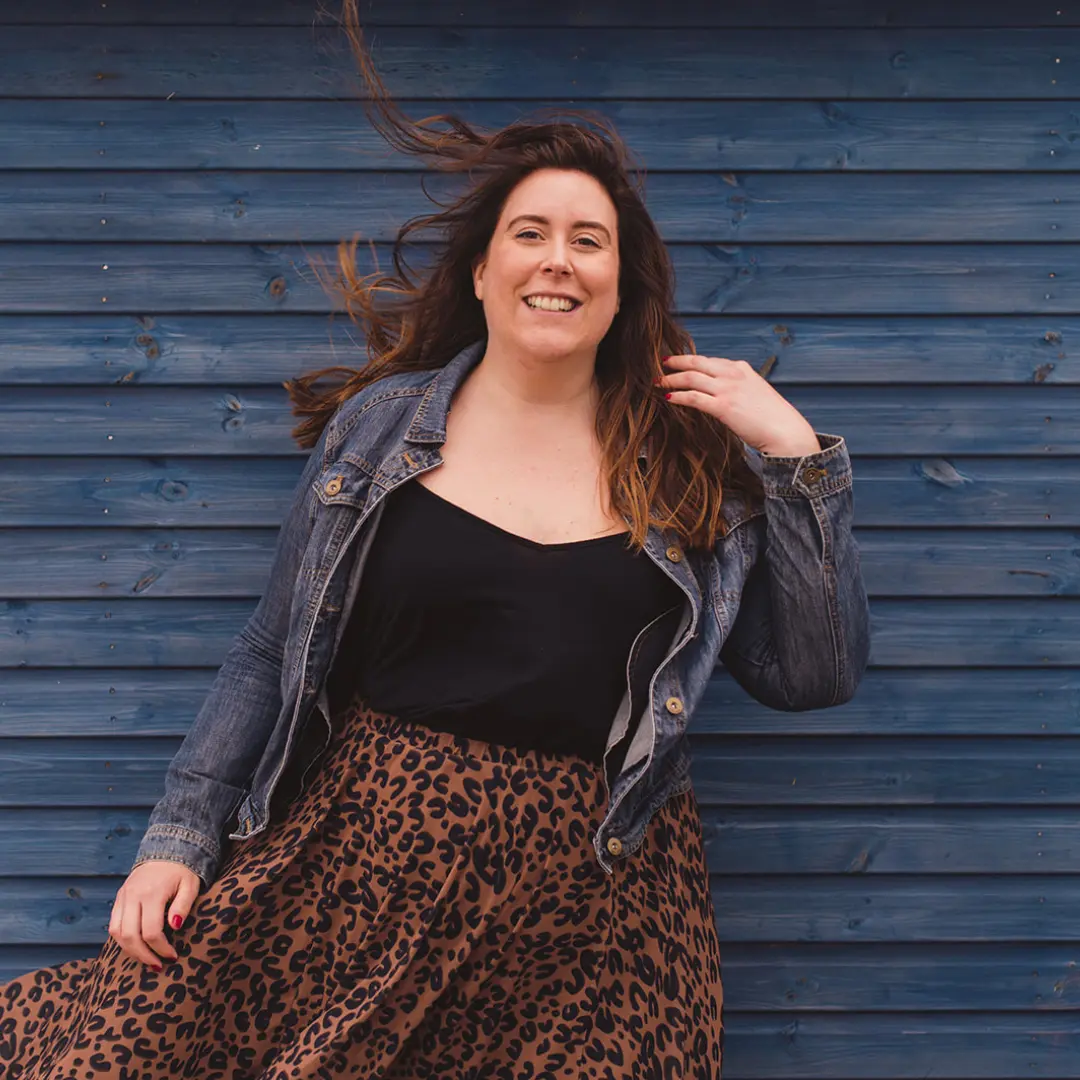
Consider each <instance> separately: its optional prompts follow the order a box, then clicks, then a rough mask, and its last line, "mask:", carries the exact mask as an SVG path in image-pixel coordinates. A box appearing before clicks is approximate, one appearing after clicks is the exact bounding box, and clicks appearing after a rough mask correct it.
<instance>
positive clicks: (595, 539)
mask: <svg viewBox="0 0 1080 1080" xmlns="http://www.w3.org/2000/svg"><path fill="white" fill-rule="evenodd" d="M413 484H415V486H416V487H418V488H419V489H420V490H421V491H424V492H426V493H427V494H428V495H430V496H431V497H432V498H433V499H437V500H438V501H439V502H440V503H442V504H443V505H444V506H446V507H449V508H450V510H452V511H454V512H456V513H457V514H459V515H460V516H462V517H465V518H468V519H469V520H470V521H473V522H475V523H476V524H477V525H480V526H482V527H484V528H486V529H489V530H491V531H492V532H495V533H499V534H500V535H502V536H505V537H507V538H508V539H510V540H513V541H516V542H517V543H519V544H523V545H524V546H525V547H529V548H533V549H535V550H538V551H565V550H567V549H569V548H580V547H589V546H591V545H594V544H603V543H607V542H609V541H611V540H619V541H620V542H625V540H626V537H627V536H629V534H630V531H629V529H624V530H623V531H622V532H617V533H605V534H604V535H603V536H588V537H585V538H584V539H583V540H563V541H560V542H559V543H555V544H542V543H541V542H540V541H539V540H533V539H531V538H530V537H528V536H522V535H521V534H520V533H515V532H510V530H509V529H504V528H503V527H502V526H501V525H496V524H495V523H494V522H493V521H488V519H487V518H483V517H480V515H479V514H474V513H473V512H472V511H471V510H466V509H465V507H463V506H458V504H457V503H456V502H451V501H450V500H449V499H447V498H446V497H445V496H443V495H439V494H437V493H436V492H434V491H432V490H431V488H429V487H426V486H425V485H424V484H421V483H418V482H417V481H415V480H414V481H413Z"/></svg>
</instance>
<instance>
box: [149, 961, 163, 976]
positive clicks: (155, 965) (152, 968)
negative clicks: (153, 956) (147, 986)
mask: <svg viewBox="0 0 1080 1080" xmlns="http://www.w3.org/2000/svg"><path fill="white" fill-rule="evenodd" d="M150 970H151V971H156V972H157V973H158V974H159V975H160V974H161V965H160V964H154V965H153V966H152V967H151V968H150Z"/></svg>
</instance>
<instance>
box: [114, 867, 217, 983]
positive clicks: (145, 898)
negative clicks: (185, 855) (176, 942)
mask: <svg viewBox="0 0 1080 1080" xmlns="http://www.w3.org/2000/svg"><path fill="white" fill-rule="evenodd" d="M201 886H202V879H201V878H200V877H199V875H198V874H196V873H195V871H194V870H190V869H188V867H186V866H184V865H183V864H182V863H178V862H173V861H171V860H167V859H148V860H147V861H146V862H141V863H139V865H138V866H136V867H135V869H134V870H132V871H131V873H130V874H128V876H127V880H126V881H125V882H124V884H123V885H121V886H120V889H119V891H118V892H117V894H116V899H115V900H114V901H113V909H112V918H111V919H110V920H109V936H110V937H112V938H115V939H116V942H117V944H118V945H119V946H120V948H121V950H122V951H123V952H125V953H127V954H128V955H129V956H132V957H134V958H135V959H136V960H138V961H139V962H140V963H142V964H149V965H150V966H151V967H153V968H156V969H157V970H159V971H160V970H161V960H162V959H165V960H170V961H173V960H176V959H177V954H176V950H175V949H174V948H173V947H172V945H170V944H169V942H168V939H167V938H166V937H165V914H166V912H165V905H166V904H169V901H172V903H171V904H169V911H168V916H169V925H170V926H174V922H173V919H174V918H175V917H176V916H180V920H181V923H182V922H183V920H184V919H186V918H187V916H188V912H189V911H190V910H191V905H192V904H193V903H194V902H195V898H196V897H197V896H198V895H199V889H200V888H201Z"/></svg>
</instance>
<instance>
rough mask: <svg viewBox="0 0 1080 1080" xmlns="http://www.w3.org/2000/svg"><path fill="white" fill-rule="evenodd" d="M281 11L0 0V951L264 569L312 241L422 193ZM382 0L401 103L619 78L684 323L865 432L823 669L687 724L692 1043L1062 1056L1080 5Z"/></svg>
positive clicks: (901, 1072) (29, 924) (303, 16)
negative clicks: (704, 1016)
mask: <svg viewBox="0 0 1080 1080" xmlns="http://www.w3.org/2000/svg"><path fill="white" fill-rule="evenodd" d="M314 7H315V3H314V0H312V2H310V3H309V2H304V0H267V2H264V3H260V4H250V3H242V2H241V0H215V2H213V3H210V2H205V0H155V2H154V3H152V4H151V3H145V2H144V3H140V2H137V0H108V2H107V3H103V2H101V0H81V2H74V0H70V2H67V3H58V2H53V0H6V2H4V3H3V4H2V5H0V23H2V24H3V25H0V597H2V601H0V980H2V979H6V978H9V977H10V976H12V975H14V974H17V973H20V972H23V971H26V970H28V969H31V968H34V967H39V966H42V965H44V964H47V963H52V962H56V961H60V960H64V959H69V958H73V957H77V956H87V955H91V954H92V953H94V952H96V951H97V949H98V947H99V946H100V944H101V942H102V941H103V940H104V935H105V932H106V927H107V923H108V905H109V901H110V900H111V898H112V896H113V895H114V893H115V891H116V889H117V887H118V886H119V884H120V883H121V881H122V880H123V875H125V874H126V872H127V870H128V868H129V867H130V863H131V860H132V858H133V856H134V852H135V849H136V846H137V844H138V840H139V837H140V836H141V834H142V831H143V829H144V828H145V825H146V819H147V815H148V813H149V810H150V807H151V806H152V805H153V803H154V802H155V801H156V799H157V798H158V797H159V795H160V793H161V791H162V781H163V775H164V771H165V767H166V765H167V763H168V761H169V759H170V758H171V756H172V754H173V753H174V751H175V750H176V748H177V746H178V745H179V742H180V739H181V738H182V736H183V734H184V732H185V730H186V729H187V727H188V725H189V724H190V723H191V720H192V718H193V717H194V715H195V712H196V710H197V708H198V706H199V704H200V701H201V699H202V697H203V695H204V693H205V692H206V690H207V689H208V687H209V685H210V682H211V679H212V676H213V673H214V670H215V668H216V666H217V665H218V664H219V663H220V661H221V659H222V658H223V654H224V652H225V649H226V647H227V645H228V643H229V641H230V639H231V638H232V636H233V635H234V634H235V633H236V632H237V631H238V630H239V629H240V627H241V625H242V624H243V622H244V620H245V618H246V617H247V615H248V614H249V612H250V611H251V610H252V608H253V606H254V604H255V601H256V598H257V596H258V595H259V593H260V590H261V588H262V586H263V583H264V580H265V575H266V572H267V569H268V560H269V557H270V554H271V550H272V545H273V541H274V536H275V528H276V526H277V524H278V522H279V520H280V517H281V514H282V512H283V509H284V506H285V503H286V499H287V497H288V495H289V493H290V491H291V488H292V485H293V483H294V481H295V480H296V478H297V476H298V475H299V471H300V468H301V464H302V457H301V456H300V455H298V454H297V453H296V452H295V451H294V449H293V448H292V445H291V443H290V440H289V437H288V429H289V427H290V425H291V422H292V421H291V418H290V416H289V414H288V411H287V408H286V403H285V398H284V394H283V392H282V390H281V388H280V382H281V380H282V379H284V378H287V377H289V376H291V375H293V374H295V373H297V372H299V371H303V370H309V369H311V368H313V367H315V366H324V365H326V364H328V363H333V362H350V361H352V360H353V358H354V357H355V356H356V355H357V354H356V351H355V348H354V346H353V345H352V344H351V342H350V340H349V337H348V334H347V333H346V332H345V329H344V327H343V326H342V325H341V324H340V322H339V324H338V326H337V328H336V329H330V328H329V327H328V321H327V317H326V316H327V312H328V311H329V303H328V300H327V297H326V295H325V294H324V293H323V291H322V290H321V289H320V287H319V285H318V283H317V281H316V279H315V276H314V274H313V272H312V270H311V265H310V260H311V259H312V258H313V257H315V256H323V257H328V256H332V247H333V244H334V242H335V241H336V240H337V239H338V238H339V237H342V236H348V235H350V234H352V233H353V232H354V231H360V232H361V233H362V235H363V237H364V238H365V239H373V240H375V241H376V242H377V243H379V244H384V243H385V242H386V241H388V240H389V239H390V238H391V237H392V234H393V229H394V227H395V225H396V224H397V223H399V222H400V221H401V220H402V219H404V218H405V217H407V216H408V215H410V214H412V213H414V212H419V211H420V210H422V209H423V208H424V205H425V204H424V202H423V199H422V196H421V195H420V192H419V186H418V180H417V178H416V176H415V175H412V174H410V172H409V171H408V170H409V169H410V167H411V163H410V162H407V161H402V160H399V159H396V158H394V157H392V156H391V155H389V154H388V153H387V152H386V151H385V150H384V149H383V147H382V145H381V143H379V142H378V140H377V139H376V138H375V137H374V136H373V135H372V133H371V132H370V130H369V129H368V128H367V127H366V124H365V122H364V119H363V113H362V110H361V108H360V106H359V105H358V104H357V103H356V102H355V100H350V95H351V94H352V90H353V87H354V85H355V84H354V81H353V79H352V77H351V75H350V74H349V73H350V71H351V68H350V65H349V63H348V58H347V55H346V53H345V51H344V48H343V46H342V42H341V39H340V37H339V35H338V34H337V33H336V32H335V31H333V30H331V29H328V28H327V26H326V24H325V22H322V23H320V22H319V20H318V19H316V18H314V17H313V10H314ZM371 13H372V14H371V25H372V26H373V27H376V29H375V30H374V41H375V55H376V60H377V62H378V64H379V66H380V68H381V70H382V72H383V73H384V75H385V78H386V81H387V83H388V85H389V87H390V88H391V90H392V91H393V92H395V93H397V94H398V95H399V96H400V97H402V98H408V99H413V100H412V101H411V105H410V107H411V108H412V109H414V110H415V111H416V113H418V114H422V115H424V114H427V113H428V112H433V111H438V110H440V109H442V108H443V107H444V106H446V105H447V103H448V102H449V103H451V104H452V105H454V106H456V107H460V108H461V109H462V110H463V111H465V112H466V113H467V114H468V115H470V116H472V117H474V118H477V119H481V120H486V121H491V122H497V121H503V120H507V119H510V118H512V117H513V116H515V115H517V114H518V113H519V112H520V111H521V110H522V109H523V108H527V107H529V105H530V103H532V102H534V101H537V100H538V101H548V102H552V101H567V100H569V99H573V100H574V101H576V102H578V103H586V104H595V105H597V106H599V107H600V108H602V109H604V110H606V111H607V112H608V113H609V114H610V115H612V116H613V118H614V119H615V120H616V121H617V123H618V124H619V125H620V126H621V129H622V131H623V132H624V134H625V135H626V137H627V138H628V139H629V140H630V142H631V143H632V144H633V145H634V146H636V147H637V148H638V150H639V151H640V153H641V154H642V156H643V158H644V160H645V162H646V164H647V165H648V168H649V174H650V175H649V184H648V201H649V206H650V209H651V210H652V212H653V213H654V215H655V217H656V218H657V220H658V222H659V224H660V226H661V228H662V230H663V232H664V235H665V236H666V238H667V239H668V240H669V241H670V243H671V248H672V251H673V254H674V259H675V263H676V265H677V268H678V282H679V285H678V301H679V307H680V309H681V311H682V313H683V315H684V316H685V320H686V322H687V324H688V326H689V327H690V328H691V330H692V332H693V333H694V334H695V336H696V338H697V342H698V345H699V349H700V351H702V352H706V353H713V354H716V355H724V356H734V357H742V358H745V359H748V360H751V361H752V362H754V363H756V364H764V363H765V362H766V361H767V360H768V359H769V358H775V365H774V368H773V373H772V378H773V381H774V382H775V384H776V385H777V386H778V387H779V388H780V389H781V391H782V392H783V393H785V394H786V395H788V396H789V397H790V399H791V400H792V401H793V402H794V403H795V404H796V405H797V406H798V407H799V408H801V409H802V410H803V411H804V412H806V414H807V415H808V416H809V417H810V419H811V420H812V422H813V423H814V425H815V426H816V427H817V428H818V429H819V430H825V431H839V432H842V433H844V434H845V435H846V436H847V438H848V441H849V445H850V448H851V451H852V453H853V455H854V458H855V470H856V507H857V520H858V537H859V540H860V543H861V546H862V550H863V552H864V563H865V571H866V576H867V580H868V585H869V589H870V591H871V594H872V608H873V620H874V628H873V629H874V643H873V657H872V670H871V671H870V672H869V673H868V675H867V677H866V680H865V682H864V684H863V687H862V689H861V691H860V693H859V696H858V698H857V700H856V701H854V702H853V703H851V704H849V705H847V706H844V707H842V708H839V709H831V710H825V711H821V712H816V713H809V714H801V715H786V714H783V713H778V712H772V711H769V710H767V709H765V708H763V707H760V706H758V705H757V704H755V703H754V702H752V701H750V700H749V699H748V698H747V697H746V696H745V695H744V694H743V693H742V692H741V691H740V690H738V688H737V687H735V686H734V685H733V684H732V683H731V682H730V681H729V679H728V678H727V677H726V675H724V674H723V673H718V674H717V677H716V679H715V680H714V683H713V686H712V688H711V691H710V693H709V696H708V699H707V702H706V704H705V707H704V708H703V709H702V711H701V712H700V713H699V715H698V716H697V717H696V718H695V721H694V724H693V727H692V729H691V730H692V733H693V741H694V747H695V750H696V762H695V779H696V786H697V791H698V795H699V799H700V800H701V802H702V804H703V815H704V824H705V830H706V836H707V841H708V856H709V864H710V868H711V870H712V873H713V877H712V888H713V895H714V898H715V904H716V910H717V917H718V923H719V927H720V932H721V936H722V940H723V943H724V959H725V986H726V1015H727V1023H728V1030H729V1036H730V1038H729V1049H728V1058H727V1067H726V1073H725V1075H726V1076H727V1077H730V1078H731V1080H742V1078H745V1080H749V1078H759V1080H799V1078H835V1080H841V1078H852V1080H876V1078H880V1080H886V1078H889V1080H892V1078H897V1080H898V1078H902V1077H903V1078H906V1077H916V1076H929V1075H933V1076H936V1077H952V1078H967V1080H972V1078H983V1077H985V1078H991V1077H993V1078H1020V1077H1043V1078H1057V1080H1063V1078H1066V1077H1080V1011H1078V1010H1080V968H1078V966H1077V964H1078V962H1080V877H1078V876H1077V872H1078V868H1080V867H1078V864H1080V817H1078V812H1077V810H1078V805H1080V670H1078V661H1080V655H1078V648H1077V645H1078V641H1080V604H1078V602H1077V597H1078V595H1080V532H1078V530H1080V365H1078V363H1077V361H1076V359H1075V358H1074V357H1072V356H1071V355H1070V353H1069V349H1070V347H1071V344H1072V343H1073V341H1075V340H1076V338H1077V337H1078V336H1080V246H1078V242H1080V185H1078V182H1077V172H1078V171H1080V108H1078V106H1080V5H1078V4H1077V3H1075V2H1074V0H1053V2H1051V3H1044V2H1042V0H1026V2H1023V3H1021V2H1019V0H1011V2H1007V3H995V2H992V0H988V2H986V3H983V4H979V5H976V4H959V3H954V4H941V3H931V2H929V0H911V2H906V3H904V2H896V3H893V4H885V3H880V4H877V5H875V4H872V3H857V2H854V0H829V2H825V3H817V4H813V5H810V4H796V3H789V2H786V0H755V2H754V3H745V2H742V3H727V2H724V3H720V2H715V3H710V4H704V3H701V4H687V3H667V4H655V3H644V2H638V0H632V2H626V0H623V2H620V0H579V2H576V3H573V4H571V5H552V6H550V9H549V7H545V6H540V5H536V4H535V3H531V4H524V3H502V4H494V3H489V2H485V0H455V2H454V3H453V4H448V3H438V2H436V0H394V3H389V2H387V0H380V2H377V3H375V4H374V5H372V6H371ZM346 325H347V324H346Z"/></svg>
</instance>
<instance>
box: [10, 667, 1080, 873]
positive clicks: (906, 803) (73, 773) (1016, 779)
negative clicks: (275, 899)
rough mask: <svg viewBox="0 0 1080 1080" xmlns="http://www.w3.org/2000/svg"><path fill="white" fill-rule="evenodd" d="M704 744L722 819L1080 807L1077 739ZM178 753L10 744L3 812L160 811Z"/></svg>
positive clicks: (702, 773) (69, 741) (698, 767)
mask: <svg viewBox="0 0 1080 1080" xmlns="http://www.w3.org/2000/svg"><path fill="white" fill-rule="evenodd" d="M133 666H134V665H133ZM746 707H747V708H760V706H758V705H757V704H756V703H755V702H748V704H747V706H746ZM942 728H943V729H945V725H944V724H943V725H942ZM943 733H944V730H943ZM692 743H693V751H694V754H693V778H694V787H695V790H696V792H697V797H698V801H699V802H700V803H701V804H702V805H709V806H714V807H718V808H720V807H722V808H725V809H731V808H740V807H748V806H758V807H763V806H768V807H772V808H775V809H776V810H777V812H780V811H783V812H785V813H790V812H791V808H792V807H821V808H827V807H851V806H860V807H878V808H885V807H889V808H891V807H925V806H946V805H948V806H954V807H970V806H979V805H994V806H999V807H1024V806H1028V807H1044V808H1049V807H1054V806H1061V807H1074V808H1075V807H1076V806H1077V805H1080V793H1078V791H1077V786H1076V770H1077V768H1078V766H1080V742H1078V741H1077V740H1075V739H1070V738H1061V737H1058V738H1051V737H1046V738H1040V739H1027V740H1025V739H1021V738H1015V739H1004V738H999V739H988V738H974V737H972V738H966V739H957V738H940V737H938V738H935V737H927V738H914V737H909V738H907V739H906V740H905V739H898V738H889V737H881V738H879V739H868V738H865V739H857V738H850V739H840V738H836V739H831V740H830V739H825V738H823V737H821V736H818V737H815V738H798V737H789V736H782V735H772V736H768V737H764V738H758V739H755V738H752V737H738V738H736V737H729V738H720V737H717V736H708V737H704V736H700V735H695V736H693V737H692ZM178 746H179V740H176V739H165V738H160V739H148V738H120V737H116V738H113V739H101V738H92V737H82V736H71V737H65V738H63V739H59V738H58V739H51V738H46V739H41V738H16V737H12V738H10V739H6V740H5V741H4V756H3V759H2V761H0V779H2V780H3V783H2V784H0V806H88V805H108V806H145V805H148V804H149V803H152V802H154V801H156V800H157V799H158V798H160V796H161V794H162V792H163V790H164V788H163V786H162V785H163V783H164V775H165V770H166V768H167V766H168V763H169V761H170V760H171V759H172V756H173V754H174V753H175V752H176V749H177V747H178ZM1036 839H1037V838H1036ZM1034 850H1038V849H1034ZM860 851H861V849H860ZM856 854H858V853H856ZM868 857H869V856H868ZM853 858H854V856H853Z"/></svg>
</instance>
